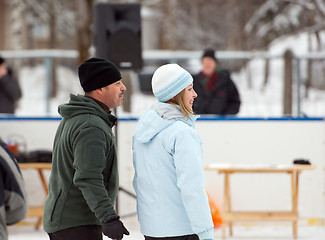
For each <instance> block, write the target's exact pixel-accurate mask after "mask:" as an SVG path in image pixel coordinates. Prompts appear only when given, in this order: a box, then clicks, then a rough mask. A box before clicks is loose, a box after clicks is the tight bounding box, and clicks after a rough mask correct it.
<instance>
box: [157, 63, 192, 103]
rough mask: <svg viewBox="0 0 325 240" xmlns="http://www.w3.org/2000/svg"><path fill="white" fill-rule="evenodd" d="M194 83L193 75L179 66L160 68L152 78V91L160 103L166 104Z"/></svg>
mask: <svg viewBox="0 0 325 240" xmlns="http://www.w3.org/2000/svg"><path fill="white" fill-rule="evenodd" d="M192 82H193V78H192V76H191V74H190V73H189V72H188V71H186V70H185V69H184V68H182V67H180V66H179V65H178V64H175V63H172V64H166V65H162V66H161V67H159V68H158V69H157V70H156V71H155V73H154V74H153V76H152V82H151V85H152V91H153V94H154V95H155V97H156V98H157V99H158V101H159V102H166V101H168V100H169V99H171V98H173V97H174V96H176V95H177V94H178V93H180V92H181V91H182V90H183V89H184V88H186V87H187V86H188V85H189V84H190V83H192Z"/></svg>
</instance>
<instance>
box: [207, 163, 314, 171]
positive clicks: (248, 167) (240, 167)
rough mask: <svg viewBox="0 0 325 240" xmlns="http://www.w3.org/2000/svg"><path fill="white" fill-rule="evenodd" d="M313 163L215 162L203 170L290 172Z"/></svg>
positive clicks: (306, 167) (307, 168)
mask: <svg viewBox="0 0 325 240" xmlns="http://www.w3.org/2000/svg"><path fill="white" fill-rule="evenodd" d="M315 167H316V166H315V165H314V164H311V165H302V164H217V163H212V164H209V165H208V166H206V168H205V170H212V171H213V170H214V171H215V170H217V171H218V172H219V173H223V172H229V173H253V172H257V173H258V172H274V173H276V172H278V173H283V172H292V171H304V170H313V169H315Z"/></svg>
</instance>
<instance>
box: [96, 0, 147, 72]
mask: <svg viewBox="0 0 325 240" xmlns="http://www.w3.org/2000/svg"><path fill="white" fill-rule="evenodd" d="M95 47H96V57H99V58H103V59H106V60H109V61H111V62H113V63H114V64H115V65H116V66H117V67H118V68H120V69H140V68H142V49H141V17H140V4H134V3H123V4H118V3H99V4H96V5H95Z"/></svg>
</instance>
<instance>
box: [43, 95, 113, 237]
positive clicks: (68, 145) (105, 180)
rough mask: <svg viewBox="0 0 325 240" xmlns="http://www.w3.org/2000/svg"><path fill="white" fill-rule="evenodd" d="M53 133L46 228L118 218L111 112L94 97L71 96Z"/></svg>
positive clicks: (57, 228) (98, 222) (64, 227)
mask: <svg viewBox="0 0 325 240" xmlns="http://www.w3.org/2000/svg"><path fill="white" fill-rule="evenodd" d="M59 113H60V115H61V116H62V117H63V119H62V121H61V123H60V125H59V127H58V129H57V132H56V135H55V139H54V145H53V146H54V147H53V158H52V170H51V175H50V180H49V194H48V197H47V199H46V201H45V205H44V219H43V224H44V230H45V231H46V232H48V233H51V232H56V231H58V230H62V229H66V228H69V227H74V226H81V225H94V224H95V225H100V224H102V222H103V221H106V220H109V219H113V218H118V216H117V215H116V212H115V210H114V204H115V199H116V196H117V192H118V186H119V182H118V168H117V154H116V146H115V139H114V136H113V133H112V129H111V128H112V127H113V126H114V124H115V122H116V118H115V117H114V116H113V115H111V114H107V113H106V112H105V111H104V109H103V108H102V107H100V106H99V105H98V104H97V103H96V102H95V101H94V100H92V99H90V98H87V97H84V96H81V95H78V96H75V95H72V94H71V96H70V101H69V103H67V104H63V105H60V106H59Z"/></svg>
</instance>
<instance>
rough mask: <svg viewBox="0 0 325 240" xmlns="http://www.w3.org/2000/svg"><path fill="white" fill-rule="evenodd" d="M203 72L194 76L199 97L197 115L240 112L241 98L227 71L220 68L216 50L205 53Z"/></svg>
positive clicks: (195, 109)
mask: <svg viewBox="0 0 325 240" xmlns="http://www.w3.org/2000/svg"><path fill="white" fill-rule="evenodd" d="M201 63H202V70H201V72H200V73H198V74H197V75H195V76H194V89H195V91H196V92H197V94H198V96H197V98H196V100H195V102H194V106H193V109H194V112H195V113H196V114H216V115H235V114H237V113H238V112H239V107H240V103H241V102H240V97H239V93H238V90H237V87H236V85H235V83H234V82H233V81H232V80H231V77H230V73H229V72H228V71H227V70H223V69H219V68H218V60H217V58H216V57H215V53H214V50H212V49H207V50H205V51H204V53H203V55H202V58H201Z"/></svg>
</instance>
